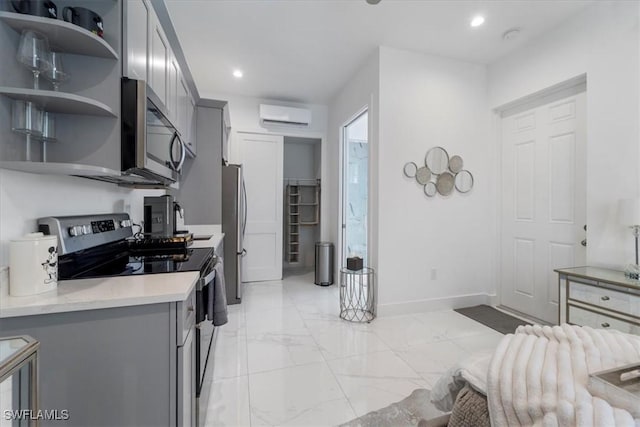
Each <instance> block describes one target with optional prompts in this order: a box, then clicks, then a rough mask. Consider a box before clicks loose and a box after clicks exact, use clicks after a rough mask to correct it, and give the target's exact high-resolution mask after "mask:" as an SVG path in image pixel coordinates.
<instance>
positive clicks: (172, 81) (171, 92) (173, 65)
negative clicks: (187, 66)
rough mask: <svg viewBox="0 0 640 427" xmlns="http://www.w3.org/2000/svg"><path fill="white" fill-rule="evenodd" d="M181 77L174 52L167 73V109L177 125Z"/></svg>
mask: <svg viewBox="0 0 640 427" xmlns="http://www.w3.org/2000/svg"><path fill="white" fill-rule="evenodd" d="M179 78H180V66H179V65H178V61H177V60H176V58H175V56H173V53H172V55H171V58H170V60H169V74H168V75H167V80H168V85H167V110H169V120H171V123H173V124H174V126H176V127H178V128H179V127H180V124H179V123H178V85H179V83H178V79H179Z"/></svg>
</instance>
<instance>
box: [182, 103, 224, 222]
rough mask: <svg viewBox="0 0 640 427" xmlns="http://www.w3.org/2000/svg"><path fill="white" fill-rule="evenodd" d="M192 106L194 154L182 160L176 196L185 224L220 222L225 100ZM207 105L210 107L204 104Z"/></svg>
mask: <svg viewBox="0 0 640 427" xmlns="http://www.w3.org/2000/svg"><path fill="white" fill-rule="evenodd" d="M201 104H203V105H199V106H198V107H197V108H196V115H197V119H196V126H197V128H198V130H197V133H196V138H197V141H198V144H197V146H198V158H197V159H196V160H195V161H189V160H188V161H186V162H185V164H184V167H183V169H182V177H181V179H180V191H179V193H178V195H177V196H178V199H179V200H180V205H181V206H182V207H183V208H184V210H185V215H186V218H185V221H186V222H187V223H188V224H220V223H221V222H222V210H221V208H220V205H221V203H222V186H221V182H222V139H223V110H222V108H223V107H224V105H225V104H226V103H223V102H218V101H211V100H202V101H201ZM204 105H209V106H210V107H207V106H204Z"/></svg>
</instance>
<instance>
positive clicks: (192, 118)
mask: <svg viewBox="0 0 640 427" xmlns="http://www.w3.org/2000/svg"><path fill="white" fill-rule="evenodd" d="M196 116H197V114H196V102H195V101H194V100H193V97H191V96H189V97H188V102H187V128H188V131H187V135H188V138H187V140H186V142H187V149H189V150H190V151H191V154H193V155H194V156H195V155H196V154H197V146H196Z"/></svg>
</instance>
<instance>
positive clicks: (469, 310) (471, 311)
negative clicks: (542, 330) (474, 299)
mask: <svg viewBox="0 0 640 427" xmlns="http://www.w3.org/2000/svg"><path fill="white" fill-rule="evenodd" d="M454 311H457V312H458V313H460V314H462V315H464V316H467V317H468V318H470V319H473V320H475V321H476V322H480V323H482V324H483V325H485V326H488V327H490V328H491V329H495V330H496V331H498V332H502V333H503V334H512V333H514V332H515V330H516V328H517V327H518V326H520V325H530V324H531V323H529V322H526V321H524V320H520V319H518V318H517V317H513V316H509V315H508V314H506V313H503V312H501V311H499V310H496V309H495V308H493V307H489V306H488V305H476V306H474V307H465V308H457V309H455V310H454Z"/></svg>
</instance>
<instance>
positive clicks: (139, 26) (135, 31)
mask: <svg viewBox="0 0 640 427" xmlns="http://www.w3.org/2000/svg"><path fill="white" fill-rule="evenodd" d="M152 14H153V9H152V7H151V4H150V3H149V1H148V0H128V1H125V2H123V21H124V24H123V31H124V34H123V38H122V43H123V44H122V45H123V50H124V52H126V55H123V58H122V59H123V62H122V63H123V67H122V75H123V76H125V77H129V78H131V79H136V80H145V81H146V80H148V59H149V58H148V51H149V34H150V26H149V24H150V22H151V15H152Z"/></svg>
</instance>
